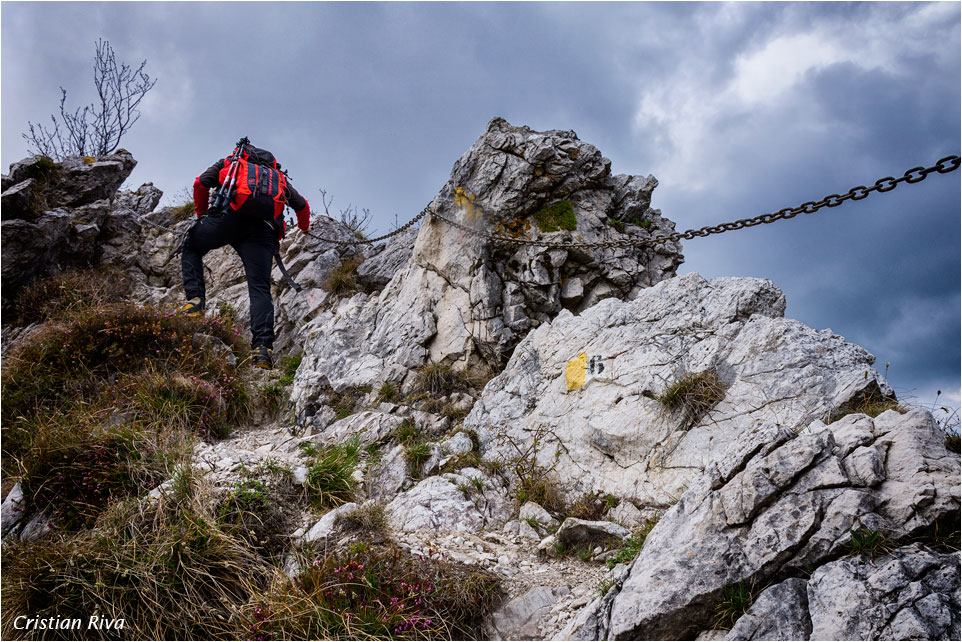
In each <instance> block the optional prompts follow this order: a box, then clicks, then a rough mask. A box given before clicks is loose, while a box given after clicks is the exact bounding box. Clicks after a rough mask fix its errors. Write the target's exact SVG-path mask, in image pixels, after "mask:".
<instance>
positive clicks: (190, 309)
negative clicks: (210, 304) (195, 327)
mask: <svg viewBox="0 0 962 642" xmlns="http://www.w3.org/2000/svg"><path fill="white" fill-rule="evenodd" d="M177 312H179V313H181V314H185V315H187V316H189V317H202V316H204V302H203V301H202V300H201V298H200V297H199V296H195V297H194V298H193V299H188V300H187V302H186V303H184V305H182V306H180V307H179V308H177Z"/></svg>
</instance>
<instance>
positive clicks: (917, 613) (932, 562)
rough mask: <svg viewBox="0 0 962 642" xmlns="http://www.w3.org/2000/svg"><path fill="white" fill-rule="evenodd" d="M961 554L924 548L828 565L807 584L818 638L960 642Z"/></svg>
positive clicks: (815, 632) (896, 551)
mask: <svg viewBox="0 0 962 642" xmlns="http://www.w3.org/2000/svg"><path fill="white" fill-rule="evenodd" d="M959 585H960V577H959V554H958V553H943V554H939V553H933V552H932V551H929V550H927V549H925V548H923V547H922V546H920V545H919V544H912V545H910V546H906V547H902V548H899V549H896V550H895V551H893V552H892V553H891V554H888V555H884V556H882V557H879V558H876V559H874V560H872V559H867V558H865V557H863V556H859V557H849V558H845V559H841V560H838V561H835V562H831V563H829V564H825V565H824V566H822V567H821V568H819V569H818V570H816V571H815V572H814V573H813V574H812V578H811V580H810V581H809V583H808V608H809V611H810V613H811V622H812V633H811V639H813V640H957V639H959V610H960V606H959Z"/></svg>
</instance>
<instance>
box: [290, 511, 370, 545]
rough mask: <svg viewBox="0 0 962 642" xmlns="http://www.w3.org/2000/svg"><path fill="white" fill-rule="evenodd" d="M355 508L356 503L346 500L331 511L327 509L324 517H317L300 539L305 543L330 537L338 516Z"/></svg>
mask: <svg viewBox="0 0 962 642" xmlns="http://www.w3.org/2000/svg"><path fill="white" fill-rule="evenodd" d="M355 508H357V504H355V503H354V502H348V503H346V504H343V505H341V506H338V507H337V508H335V509H333V510H331V511H328V512H327V513H326V514H325V515H324V517H322V518H321V519H319V520H318V521H317V522H316V523H315V524H314V525H313V526H311V528H310V530H309V531H307V534H306V535H304V539H303V540H302V541H303V542H305V543H307V542H314V541H317V540H320V539H326V538H327V537H330V535H331V533H332V532H333V531H334V527H335V526H336V525H337V520H338V518H340V517H341V516H342V515H346V514H347V513H350V512H351V511H353V510H354V509H355Z"/></svg>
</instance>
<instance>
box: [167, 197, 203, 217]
mask: <svg viewBox="0 0 962 642" xmlns="http://www.w3.org/2000/svg"><path fill="white" fill-rule="evenodd" d="M168 211H169V212H170V215H171V217H172V218H173V219H174V221H177V222H180V221H187V220H189V219H190V218H191V217H193V216H194V215H195V213H196V212H197V210H196V209H195V208H194V201H193V200H190V201H187V202H185V203H183V204H182V205H175V206H174V207H171V208H169V209H168Z"/></svg>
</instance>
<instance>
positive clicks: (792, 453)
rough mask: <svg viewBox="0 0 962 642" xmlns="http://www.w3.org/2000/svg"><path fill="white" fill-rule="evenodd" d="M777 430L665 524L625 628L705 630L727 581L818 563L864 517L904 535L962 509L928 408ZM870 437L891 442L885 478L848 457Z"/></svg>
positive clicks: (652, 543) (634, 582)
mask: <svg viewBox="0 0 962 642" xmlns="http://www.w3.org/2000/svg"><path fill="white" fill-rule="evenodd" d="M773 434H774V435H776V436H775V437H773V438H772V439H768V440H763V442H764V443H766V444H767V445H764V446H762V447H761V448H760V449H758V450H756V451H754V452H747V453H745V452H742V453H741V454H740V455H739V456H738V457H736V458H734V459H729V460H727V461H720V462H719V463H718V464H717V465H713V466H711V467H709V469H707V470H706V471H705V473H704V474H703V475H701V476H699V478H698V479H696V480H695V481H694V482H693V483H692V486H691V488H690V489H689V490H688V491H687V492H686V493H685V494H684V495H683V496H682V498H681V500H680V502H679V503H678V504H677V505H676V506H674V507H673V508H672V509H671V510H669V511H668V512H667V513H666V515H665V516H664V517H663V518H662V519H661V521H660V522H658V524H657V525H656V526H655V527H654V529H653V530H652V531H651V533H650V534H649V535H648V538H647V540H646V542H645V546H644V548H643V549H642V551H641V553H640V554H639V556H638V557H637V558H636V560H635V562H634V564H633V565H632V574H631V576H630V577H629V578H628V579H627V580H626V581H625V583H624V586H623V587H622V589H621V592H620V593H619V594H618V596H617V597H616V598H615V601H614V604H613V606H612V611H611V621H610V634H611V636H612V637H613V638H614V639H637V638H639V637H640V638H650V637H659V638H684V637H687V636H693V635H695V634H696V633H697V632H698V631H699V630H702V629H704V628H708V627H706V626H705V625H706V624H708V620H709V619H710V612H711V609H712V608H713V607H714V605H715V603H716V601H717V600H718V599H719V596H720V594H721V592H722V591H723V590H724V589H725V588H726V587H731V586H734V585H736V584H738V583H739V582H747V581H750V580H751V581H754V582H755V583H756V584H759V583H761V584H764V583H765V582H766V581H767V580H769V579H770V578H772V577H773V576H774V575H775V574H776V573H785V572H787V570H788V569H800V570H801V569H806V568H811V567H818V566H819V565H821V564H824V563H826V562H828V561H830V560H832V559H834V558H836V557H838V556H839V555H841V554H843V553H844V552H845V550H846V547H847V546H848V545H849V542H850V541H851V532H852V530H854V529H856V528H866V529H871V530H878V531H880V532H882V533H885V534H886V535H887V536H888V537H890V538H893V539H898V538H904V537H911V536H913V535H916V534H919V533H920V532H921V531H922V530H923V529H925V528H927V527H929V526H932V525H933V524H934V523H935V522H936V521H938V520H943V519H952V518H953V516H955V517H954V518H955V519H957V515H958V512H959V504H960V502H959V485H958V478H959V474H960V473H959V460H958V457H957V456H956V455H955V454H954V453H951V452H949V451H947V450H946V448H945V443H944V437H943V436H942V433H941V432H940V431H939V429H938V427H937V426H936V424H935V422H934V420H933V418H932V416H931V415H930V414H929V413H928V412H926V411H923V410H916V411H911V412H908V413H906V414H904V415H901V414H899V413H897V412H895V411H891V410H890V411H887V412H885V413H883V414H881V415H879V416H878V417H877V418H876V419H874V420H872V419H870V418H868V417H866V416H864V415H852V416H849V417H846V418H844V419H842V420H840V421H839V422H837V423H836V424H832V425H831V426H825V425H824V424H822V423H821V422H818V423H816V424H814V425H813V426H812V429H811V430H806V431H803V433H802V434H800V435H797V434H795V433H794V431H789V432H786V431H784V430H778V429H775V430H773ZM836 435H837V438H836ZM863 442H864V443H863ZM860 443H861V444H862V445H863V446H873V445H874V446H878V447H879V448H878V449H877V450H876V452H877V453H878V456H879V457H880V458H881V459H882V461H881V469H882V470H883V471H885V479H884V481H880V482H876V483H875V485H873V486H871V487H866V486H864V485H863V479H862V477H861V476H856V477H855V478H851V477H849V476H848V474H847V473H846V468H845V466H844V463H843V462H844V461H845V460H846V459H847V458H848V457H849V456H851V455H852V453H854V452H855V451H856V450H857V449H858V448H859V447H860V446H859V445H858V444H860ZM723 471H724V472H723ZM653 585H657V586H658V587H659V590H657V591H652V590H651V586H653ZM956 586H957V585H956ZM811 594H812V591H811V590H809V595H810V596H811ZM810 606H811V605H810ZM812 608H814V607H812ZM823 633H824V634H818V635H817V637H818V639H833V638H835V639H846V638H848V635H847V633H846V632H844V631H837V632H835V633H833V634H831V635H829V634H828V633H825V632H823ZM813 635H814V633H813Z"/></svg>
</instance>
